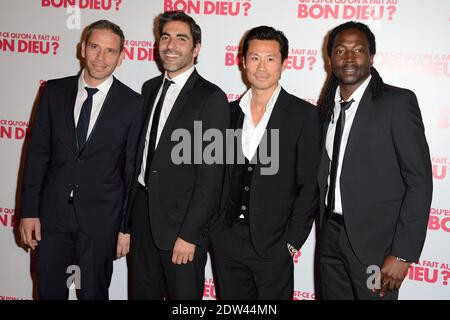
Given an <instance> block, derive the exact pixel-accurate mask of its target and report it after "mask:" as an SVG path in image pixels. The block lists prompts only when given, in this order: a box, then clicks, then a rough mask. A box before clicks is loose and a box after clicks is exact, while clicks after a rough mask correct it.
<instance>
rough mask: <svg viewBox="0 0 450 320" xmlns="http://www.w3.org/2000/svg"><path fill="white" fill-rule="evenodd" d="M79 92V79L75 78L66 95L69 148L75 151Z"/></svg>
mask: <svg viewBox="0 0 450 320" xmlns="http://www.w3.org/2000/svg"><path fill="white" fill-rule="evenodd" d="M77 92H78V77H74V81H73V83H72V84H71V85H70V86H68V87H67V91H66V92H65V94H64V115H65V117H64V121H65V124H66V125H65V128H66V132H67V142H68V146H70V147H71V148H73V150H78V142H77V135H76V129H75V119H74V115H73V112H74V108H75V101H76V98H77Z"/></svg>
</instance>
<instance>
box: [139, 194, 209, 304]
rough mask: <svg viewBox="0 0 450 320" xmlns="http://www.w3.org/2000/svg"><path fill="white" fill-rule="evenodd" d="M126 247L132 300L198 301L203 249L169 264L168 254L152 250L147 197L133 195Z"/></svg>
mask: <svg viewBox="0 0 450 320" xmlns="http://www.w3.org/2000/svg"><path fill="white" fill-rule="evenodd" d="M131 224H132V235H131V247H130V258H131V260H130V271H131V272H130V289H131V290H130V292H131V298H132V299H134V300H144V299H145V300H162V299H164V298H167V299H171V300H201V299H202V298H203V290H204V283H205V265H206V260H207V249H206V248H202V247H200V246H197V247H196V249H195V254H194V260H193V261H191V262H188V263H187V264H180V265H178V264H174V263H172V251H167V250H161V249H159V248H157V247H156V245H155V243H154V241H153V235H152V232H151V227H150V217H149V210H148V197H147V193H146V192H145V190H143V189H140V190H138V192H137V195H136V200H135V204H134V208H133V217H132V222H131Z"/></svg>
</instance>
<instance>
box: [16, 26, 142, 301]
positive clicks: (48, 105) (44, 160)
mask: <svg viewBox="0 0 450 320" xmlns="http://www.w3.org/2000/svg"><path fill="white" fill-rule="evenodd" d="M123 43H124V35H123V32H122V30H121V29H120V27H119V26H117V25H115V24H113V23H112V22H109V21H107V20H100V21H97V22H95V23H93V24H91V25H90V26H88V27H87V29H86V31H85V37H84V39H83V42H82V46H81V55H82V57H83V58H84V63H85V68H84V70H83V71H82V72H81V75H80V76H73V77H67V78H63V79H57V80H50V81H48V82H47V84H46V86H45V89H44V92H43V94H42V96H41V99H40V104H39V106H38V109H37V112H36V118H35V121H34V124H33V130H32V132H31V139H30V142H29V147H28V158H27V161H26V165H25V174H24V185H23V193H22V207H21V221H20V232H21V236H22V240H23V241H24V242H25V243H26V244H27V245H29V246H30V247H31V248H32V249H33V250H34V249H35V248H36V247H37V276H38V293H39V298H40V299H67V298H68V286H70V285H71V281H70V279H69V280H68V278H69V276H71V274H72V273H74V272H75V273H74V274H73V275H72V276H71V279H72V278H73V279H75V284H76V285H77V287H78V288H79V286H80V284H81V288H79V289H81V290H80V298H81V299H107V298H108V287H109V284H110V282H111V276H112V271H113V259H114V256H115V255H116V256H117V257H121V256H123V255H125V254H126V253H127V252H128V247H129V235H126V234H124V233H122V232H119V231H124V230H123V229H122V230H120V228H121V223H122V220H123V219H122V218H123V216H124V213H125V208H126V204H127V198H128V196H127V192H126V191H127V190H128V185H129V182H130V181H131V177H132V174H133V172H134V155H135V152H136V146H137V140H138V136H139V130H140V124H141V122H142V120H141V118H142V103H143V99H142V97H141V96H140V95H139V94H137V93H136V92H134V91H133V90H131V89H130V88H128V87H127V86H125V85H124V84H122V83H121V82H120V81H118V80H117V79H115V78H114V77H113V76H112V73H113V71H114V69H115V68H116V66H119V65H120V64H121V63H122V59H123V57H124V55H123V52H122V49H123Z"/></svg>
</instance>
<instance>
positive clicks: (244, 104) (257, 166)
mask: <svg viewBox="0 0 450 320" xmlns="http://www.w3.org/2000/svg"><path fill="white" fill-rule="evenodd" d="M288 52H289V44H288V40H287V38H286V37H285V35H284V34H283V33H282V32H281V31H279V30H275V29H274V28H272V27H269V26H259V27H255V28H253V29H251V30H250V31H249V32H248V33H247V34H246V36H245V38H244V41H243V47H242V54H243V67H244V71H245V77H246V79H247V81H248V82H249V83H250V89H249V90H248V91H247V92H246V93H245V94H244V95H243V96H242V97H241V99H240V100H238V101H235V102H233V103H232V104H231V121H230V128H231V129H233V130H234V136H235V138H233V139H228V140H229V141H228V142H229V147H227V168H226V175H225V181H224V187H223V195H222V201H221V210H220V212H219V214H217V215H216V216H215V218H214V220H213V221H214V222H213V223H212V231H211V239H212V247H213V253H214V260H215V261H214V262H215V268H216V271H217V280H218V281H217V288H218V296H219V297H220V298H221V299H226V300H229V299H242V300H247V299H251V300H255V299H258V300H267V299H276V300H291V299H292V298H293V294H294V263H293V256H294V255H295V254H296V253H297V251H298V250H299V249H300V248H301V246H302V245H303V243H304V242H305V241H306V239H307V238H308V235H309V233H310V231H311V227H312V224H313V221H314V216H315V213H316V210H317V208H318V199H319V194H318V188H317V181H316V177H317V169H318V165H319V159H320V140H321V134H322V123H321V121H320V114H319V110H318V108H316V107H315V106H313V105H311V104H309V103H308V102H306V101H304V100H302V99H299V98H297V97H296V96H294V95H292V94H289V93H288V92H286V91H285V90H284V89H283V88H282V87H281V85H280V84H279V80H280V78H281V74H282V72H283V71H284V69H285V66H286V63H287V60H286V59H287V56H288ZM230 155H233V157H231V156H230ZM241 155H242V157H241ZM268 156H270V157H268ZM242 158H243V159H242ZM230 160H232V161H230Z"/></svg>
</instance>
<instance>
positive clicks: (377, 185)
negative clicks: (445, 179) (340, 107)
mask: <svg viewBox="0 0 450 320" xmlns="http://www.w3.org/2000/svg"><path fill="white" fill-rule="evenodd" d="M372 84H373V79H372V80H371V82H370V83H369V86H368V87H367V89H366V91H365V93H364V94H363V96H362V99H361V102H360V104H359V106H358V110H357V112H356V115H355V118H354V121H353V125H352V128H351V131H350V134H349V138H348V142H347V146H346V150H345V154H344V158H343V162H342V172H341V177H340V181H339V183H340V187H341V198H342V208H343V216H344V221H345V228H346V231H347V234H348V238H349V240H350V243H351V246H352V248H353V251H354V252H355V254H356V255H357V257H358V258H359V259H360V261H361V262H363V263H364V264H367V265H371V264H377V265H381V264H382V263H383V260H384V257H385V256H386V255H387V254H391V255H393V256H396V257H400V258H403V259H406V260H408V261H412V262H416V261H418V259H419V256H420V252H421V250H422V246H423V243H424V240H425V235H426V230H427V222H428V215H429V211H430V205H431V195H432V172H431V162H430V152H429V150H428V145H427V141H426V139H425V134H424V127H423V123H422V117H421V114H420V109H419V106H418V102H417V99H416V96H415V95H414V93H413V92H412V91H409V90H406V89H401V88H397V87H393V86H389V85H386V86H385V89H386V90H385V91H384V92H383V95H382V96H381V97H379V98H377V99H376V100H375V101H374V100H372V97H371V93H370V87H371V85H372ZM327 129H328V123H327V124H326V125H325V126H324V136H326V131H327ZM324 140H325V139H324ZM329 164H330V159H329V158H328V155H327V152H326V149H325V143H324V144H323V148H322V159H321V164H320V170H319V176H318V181H319V188H320V197H321V198H320V210H321V213H322V215H321V216H323V213H324V211H325V196H326V192H327V178H328V171H329Z"/></svg>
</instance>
